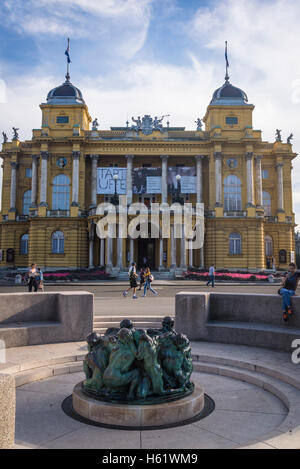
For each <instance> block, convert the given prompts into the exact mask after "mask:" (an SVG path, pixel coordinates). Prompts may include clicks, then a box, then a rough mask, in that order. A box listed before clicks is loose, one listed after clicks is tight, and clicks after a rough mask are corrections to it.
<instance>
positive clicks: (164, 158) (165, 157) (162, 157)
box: [160, 155, 169, 161]
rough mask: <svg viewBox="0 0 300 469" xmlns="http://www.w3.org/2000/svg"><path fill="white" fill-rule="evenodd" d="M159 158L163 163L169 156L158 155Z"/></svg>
mask: <svg viewBox="0 0 300 469" xmlns="http://www.w3.org/2000/svg"><path fill="white" fill-rule="evenodd" d="M160 158H161V159H162V160H163V161H164V160H167V159H168V158H169V155H160Z"/></svg>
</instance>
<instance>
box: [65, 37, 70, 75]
mask: <svg viewBox="0 0 300 469" xmlns="http://www.w3.org/2000/svg"><path fill="white" fill-rule="evenodd" d="M67 51H68V54H69V56H70V38H68V47H67ZM69 66H70V61H69V57H67V75H66V79H67V81H70V73H69V72H70V69H69Z"/></svg>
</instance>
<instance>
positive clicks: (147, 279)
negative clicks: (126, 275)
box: [143, 267, 158, 297]
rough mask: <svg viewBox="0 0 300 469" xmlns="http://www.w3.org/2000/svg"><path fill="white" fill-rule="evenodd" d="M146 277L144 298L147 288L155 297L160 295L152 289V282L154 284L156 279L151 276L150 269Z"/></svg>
mask: <svg viewBox="0 0 300 469" xmlns="http://www.w3.org/2000/svg"><path fill="white" fill-rule="evenodd" d="M144 277H145V286H144V294H143V297H145V296H146V292H147V288H149V290H150V291H151V292H152V293H153V294H154V295H155V296H157V295H158V293H157V291H156V290H154V289H153V288H152V287H151V282H153V280H154V277H153V275H152V274H151V272H150V269H149V267H146V270H145V274H144Z"/></svg>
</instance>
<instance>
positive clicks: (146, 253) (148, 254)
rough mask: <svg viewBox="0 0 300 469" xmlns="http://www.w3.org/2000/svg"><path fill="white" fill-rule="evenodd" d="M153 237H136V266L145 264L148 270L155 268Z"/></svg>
mask: <svg viewBox="0 0 300 469" xmlns="http://www.w3.org/2000/svg"><path fill="white" fill-rule="evenodd" d="M155 242H156V240H155V239H143V238H139V239H138V267H139V269H140V268H141V267H144V265H145V261H146V265H147V266H148V267H150V270H154V269H155Z"/></svg>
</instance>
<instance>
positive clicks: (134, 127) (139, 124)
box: [131, 116, 142, 132]
mask: <svg viewBox="0 0 300 469" xmlns="http://www.w3.org/2000/svg"><path fill="white" fill-rule="evenodd" d="M131 120H132V121H133V122H135V124H136V125H132V126H131V128H132V130H136V131H137V132H138V131H139V130H141V129H142V121H141V116H138V118H137V119H134V117H132V118H131Z"/></svg>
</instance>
